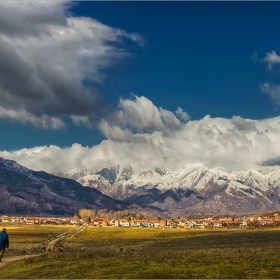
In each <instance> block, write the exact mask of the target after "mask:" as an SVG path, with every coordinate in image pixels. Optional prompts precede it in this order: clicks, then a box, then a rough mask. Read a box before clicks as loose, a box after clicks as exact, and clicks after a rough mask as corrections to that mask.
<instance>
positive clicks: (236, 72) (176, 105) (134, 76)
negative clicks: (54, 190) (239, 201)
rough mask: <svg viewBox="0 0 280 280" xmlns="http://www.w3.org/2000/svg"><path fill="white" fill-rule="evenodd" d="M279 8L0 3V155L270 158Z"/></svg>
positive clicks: (162, 160) (236, 161)
mask: <svg viewBox="0 0 280 280" xmlns="http://www.w3.org/2000/svg"><path fill="white" fill-rule="evenodd" d="M279 9H280V2H250V1H249V2H220V1H217V2H188V1H178V2H174V1H172V2H171V1H170V2H169V1H163V2H161V1H159V2H158V1H154V2H149V1H142V2H141V1H138V2H133V1H127V2H126V1H123V2H119V1H113V2H106V1H100V2H99V1H98V2H96V1H85V2H82V1H77V2H69V1H64V0H53V1H31V0H25V1H1V2H0V52H1V56H0V131H1V137H0V156H2V157H5V158H10V159H14V160H17V161H18V162H19V163H21V164H23V165H25V166H27V167H29V168H32V169H35V170H45V171H47V172H55V171H61V172H66V171H68V170H73V169H78V168H81V167H83V166H88V167H90V166H96V167H97V168H101V167H104V166H111V165H114V164H117V163H121V164H123V165H126V164H130V165H133V166H134V167H135V168H136V169H137V168H143V166H144V167H145V166H146V167H149V168H152V167H155V166H158V165H170V166H174V165H176V166H177V165H178V166H180V165H186V164H192V163H201V164H203V165H205V166H207V167H211V166H221V167H232V168H238V167H240V168H241V166H246V168H247V166H248V164H261V163H263V162H266V161H268V160H271V159H277V158H279V157H280V151H278V150H279V149H278V143H279V141H280V118H279V114H280V110H279V108H280V80H279V77H280V37H279V35H278V33H279V27H280V21H279V12H278V11H279ZM244 168H245V167H244Z"/></svg>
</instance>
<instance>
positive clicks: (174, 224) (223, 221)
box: [0, 214, 280, 228]
mask: <svg viewBox="0 0 280 280" xmlns="http://www.w3.org/2000/svg"><path fill="white" fill-rule="evenodd" d="M0 223H23V224H32V225H36V224H37V225H39V224H56V225H82V224H85V222H84V221H83V220H82V219H80V218H79V217H77V216H75V217H73V218H57V217H56V218H50V217H47V218H44V217H23V216H21V217H15V216H12V217H9V216H2V217H1V216H0ZM87 224H89V225H90V226H92V227H138V228H256V227H274V226H280V217H279V214H272V215H266V216H244V217H229V216H227V217H224V218H218V219H217V218H216V219H215V218H199V219H180V218H178V219H156V220H153V219H148V220H135V219H131V218H128V219H106V218H91V219H89V221H88V222H87Z"/></svg>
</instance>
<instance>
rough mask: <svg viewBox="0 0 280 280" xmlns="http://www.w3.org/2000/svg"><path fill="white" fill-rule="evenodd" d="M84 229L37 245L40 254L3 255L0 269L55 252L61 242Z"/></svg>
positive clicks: (66, 233)
mask: <svg viewBox="0 0 280 280" xmlns="http://www.w3.org/2000/svg"><path fill="white" fill-rule="evenodd" d="M84 228H85V227H84V226H80V227H78V228H75V229H74V230H72V231H69V232H64V233H62V234H59V235H57V236H55V237H54V238H51V239H48V240H46V241H44V242H42V243H40V244H38V245H37V246H36V247H37V248H38V249H39V250H41V253H40V254H33V255H22V256H11V257H5V254H4V257H3V259H2V262H0V268H1V267H3V266H5V265H7V264H9V263H12V262H15V261H20V260H24V259H29V258H35V257H38V256H41V255H42V253H45V252H46V253H48V252H52V251H55V250H56V249H57V248H60V247H61V245H62V242H63V241H64V240H65V239H67V238H69V237H71V236H73V235H75V234H77V233H78V232H80V231H82V230H83V229H84ZM7 250H9V249H7Z"/></svg>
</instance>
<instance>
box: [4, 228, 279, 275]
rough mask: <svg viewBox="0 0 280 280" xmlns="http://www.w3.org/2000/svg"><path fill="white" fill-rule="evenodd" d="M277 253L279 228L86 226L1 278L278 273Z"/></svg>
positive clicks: (7, 269) (13, 266)
mask: <svg viewBox="0 0 280 280" xmlns="http://www.w3.org/2000/svg"><path fill="white" fill-rule="evenodd" d="M54 228H56V227H54ZM25 230H26V228H24V231H25ZM41 230H42V232H44V229H43V228H42V229H41V228H40V231H41ZM60 231H61V230H60ZM31 232H39V231H38V229H36V228H34V227H33V228H30V231H28V235H29V233H31ZM46 232H50V228H48V229H47V230H46ZM26 233H27V232H26ZM31 235H32V234H31ZM11 239H12V236H11ZM11 246H13V242H11ZM7 252H8V251H7ZM279 257H280V229H274V230H254V231H241V230H234V231H233V230H232V231H227V230H186V229H133V228H130V229H120V228H87V229H85V230H84V231H82V232H80V233H78V234H76V235H75V236H73V237H71V238H69V239H67V241H65V242H64V244H63V252H60V253H59V252H50V253H46V254H42V255H41V256H40V257H38V258H33V259H29V260H25V261H19V262H16V263H12V264H9V265H7V266H5V267H3V268H2V269H1V278H29V279H34V278H56V279H58V278H73V279H74V278H76V279H82V278H95V279H106V278H107V279H109V278H123V279H128V278H132V279H148V278H165V279H166V278H274V279H275V278H279V275H280V266H279V264H278V262H279V261H278V260H279Z"/></svg>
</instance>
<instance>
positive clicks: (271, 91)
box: [260, 83, 280, 107]
mask: <svg viewBox="0 0 280 280" xmlns="http://www.w3.org/2000/svg"><path fill="white" fill-rule="evenodd" d="M260 89H261V92H262V93H264V94H267V95H269V96H270V97H271V99H272V101H273V103H274V104H275V105H276V106H278V107H279V106H280V86H277V85H274V84H272V85H270V84H269V83H263V84H261V85H260Z"/></svg>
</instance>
